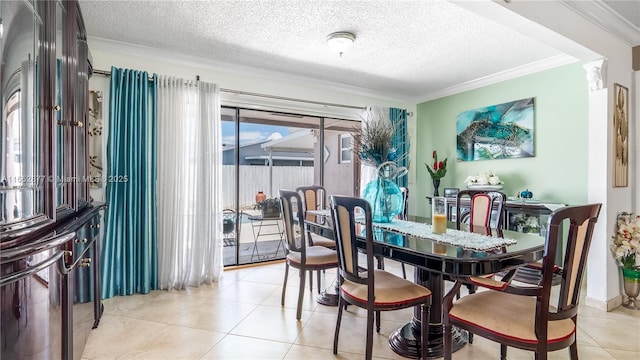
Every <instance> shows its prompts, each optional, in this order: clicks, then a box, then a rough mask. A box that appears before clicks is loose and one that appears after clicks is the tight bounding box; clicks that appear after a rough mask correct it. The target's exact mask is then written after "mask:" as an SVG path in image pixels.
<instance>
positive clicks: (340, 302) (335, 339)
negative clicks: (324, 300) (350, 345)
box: [333, 295, 345, 355]
mask: <svg viewBox="0 0 640 360" xmlns="http://www.w3.org/2000/svg"><path fill="white" fill-rule="evenodd" d="M344 303H345V301H344V299H343V298H342V296H340V295H338V319H337V320H336V331H335V333H334V335H333V354H334V355H337V354H338V337H339V336H340V322H341V321H342V308H343V307H344V306H343V305H344Z"/></svg>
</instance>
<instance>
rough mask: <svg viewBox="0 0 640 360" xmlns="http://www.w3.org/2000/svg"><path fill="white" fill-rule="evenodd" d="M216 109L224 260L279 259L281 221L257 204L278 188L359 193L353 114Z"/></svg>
mask: <svg viewBox="0 0 640 360" xmlns="http://www.w3.org/2000/svg"><path fill="white" fill-rule="evenodd" d="M221 114H222V137H223V138H222V154H223V155H222V158H223V161H222V164H223V166H222V196H223V199H222V203H223V208H224V209H225V211H224V216H223V220H224V222H225V224H224V226H223V228H224V239H223V240H224V247H223V264H224V266H235V265H245V264H251V263H257V262H263V261H271V260H278V259H283V258H284V255H285V250H284V241H285V240H284V227H283V224H282V220H281V218H278V217H277V216H273V215H269V216H267V217H264V216H263V215H264V214H263V213H262V207H261V206H260V205H261V202H262V201H264V200H265V199H266V202H265V203H262V204H268V203H272V202H274V201H277V200H276V199H277V198H278V196H279V194H278V191H279V189H289V190H292V189H295V188H297V187H298V186H303V185H314V184H315V185H322V186H324V187H325V188H326V189H327V194H329V195H332V194H340V195H349V196H354V195H357V194H359V193H360V189H359V181H358V179H359V162H358V161H355V159H354V158H355V157H354V156H353V154H352V152H351V138H350V134H351V132H353V131H354V130H356V129H358V128H359V125H360V122H359V121H354V120H344V119H334V118H325V117H319V116H308V115H302V114H293V113H285V112H275V111H265V110H255V109H247V108H239V107H227V106H223V107H222V111H221Z"/></svg>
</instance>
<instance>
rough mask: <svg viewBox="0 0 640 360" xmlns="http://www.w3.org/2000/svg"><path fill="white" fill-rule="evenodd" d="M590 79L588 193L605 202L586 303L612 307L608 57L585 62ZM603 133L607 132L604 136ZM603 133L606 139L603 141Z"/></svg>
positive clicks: (616, 292) (615, 290) (616, 291)
mask: <svg viewBox="0 0 640 360" xmlns="http://www.w3.org/2000/svg"><path fill="white" fill-rule="evenodd" d="M584 68H585V71H586V75H587V80H588V81H589V108H588V116H589V119H588V123H587V124H588V125H587V126H588V130H589V131H588V137H589V139H588V145H589V146H588V153H587V159H588V165H587V167H588V168H587V177H588V179H587V193H588V202H589V203H602V209H601V210H600V217H599V218H598V223H597V224H596V228H595V230H594V234H593V239H592V242H591V249H590V252H589V258H588V261H587V279H586V281H587V295H586V298H585V305H588V306H591V307H594V308H597V309H601V310H605V311H609V310H612V309H614V308H616V307H617V306H619V305H620V304H621V303H622V297H621V295H620V288H619V285H618V284H619V280H618V275H617V272H618V269H617V267H616V263H615V261H614V259H613V257H612V256H611V251H610V250H609V246H610V244H611V232H610V231H609V228H611V226H610V224H608V223H609V220H608V219H609V216H608V215H607V213H608V210H607V199H608V195H609V187H610V181H611V178H612V175H611V171H612V168H613V165H612V161H611V156H610V155H611V151H610V146H611V142H610V140H608V139H610V138H611V136H610V135H611V124H610V121H609V115H608V114H609V112H608V103H609V97H610V96H609V90H608V89H607V88H606V86H607V79H606V61H605V60H600V61H595V62H592V63H589V64H585V65H584ZM603 134H606V135H604V136H603ZM603 137H604V138H605V139H607V141H603Z"/></svg>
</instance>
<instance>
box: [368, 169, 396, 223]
mask: <svg viewBox="0 0 640 360" xmlns="http://www.w3.org/2000/svg"><path fill="white" fill-rule="evenodd" d="M362 198H363V199H365V200H367V201H368V202H369V204H371V211H372V216H373V221H375V222H381V223H388V222H391V221H392V220H393V218H395V217H396V216H397V215H398V214H400V213H401V212H402V206H403V201H402V191H400V188H399V187H398V185H396V183H394V182H393V181H391V180H389V179H386V178H384V177H382V176H378V177H377V178H375V179H373V180H372V181H371V182H369V183H368V184H367V186H366V187H365V188H364V191H363V192H362Z"/></svg>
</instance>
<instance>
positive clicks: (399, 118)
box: [389, 108, 409, 187]
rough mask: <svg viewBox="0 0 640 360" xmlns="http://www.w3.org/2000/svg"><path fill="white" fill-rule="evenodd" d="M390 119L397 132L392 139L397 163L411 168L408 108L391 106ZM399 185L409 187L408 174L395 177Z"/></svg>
mask: <svg viewBox="0 0 640 360" xmlns="http://www.w3.org/2000/svg"><path fill="white" fill-rule="evenodd" d="M389 119H391V123H392V124H394V125H395V128H396V132H395V135H394V136H393V139H392V140H391V144H392V147H394V148H395V149H396V156H397V160H396V165H398V166H404V167H406V168H407V169H408V168H409V134H408V132H407V110H406V109H397V108H389ZM395 182H396V184H397V185H398V186H401V187H407V185H408V179H407V174H405V175H402V176H399V177H397V178H396V179H395Z"/></svg>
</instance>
